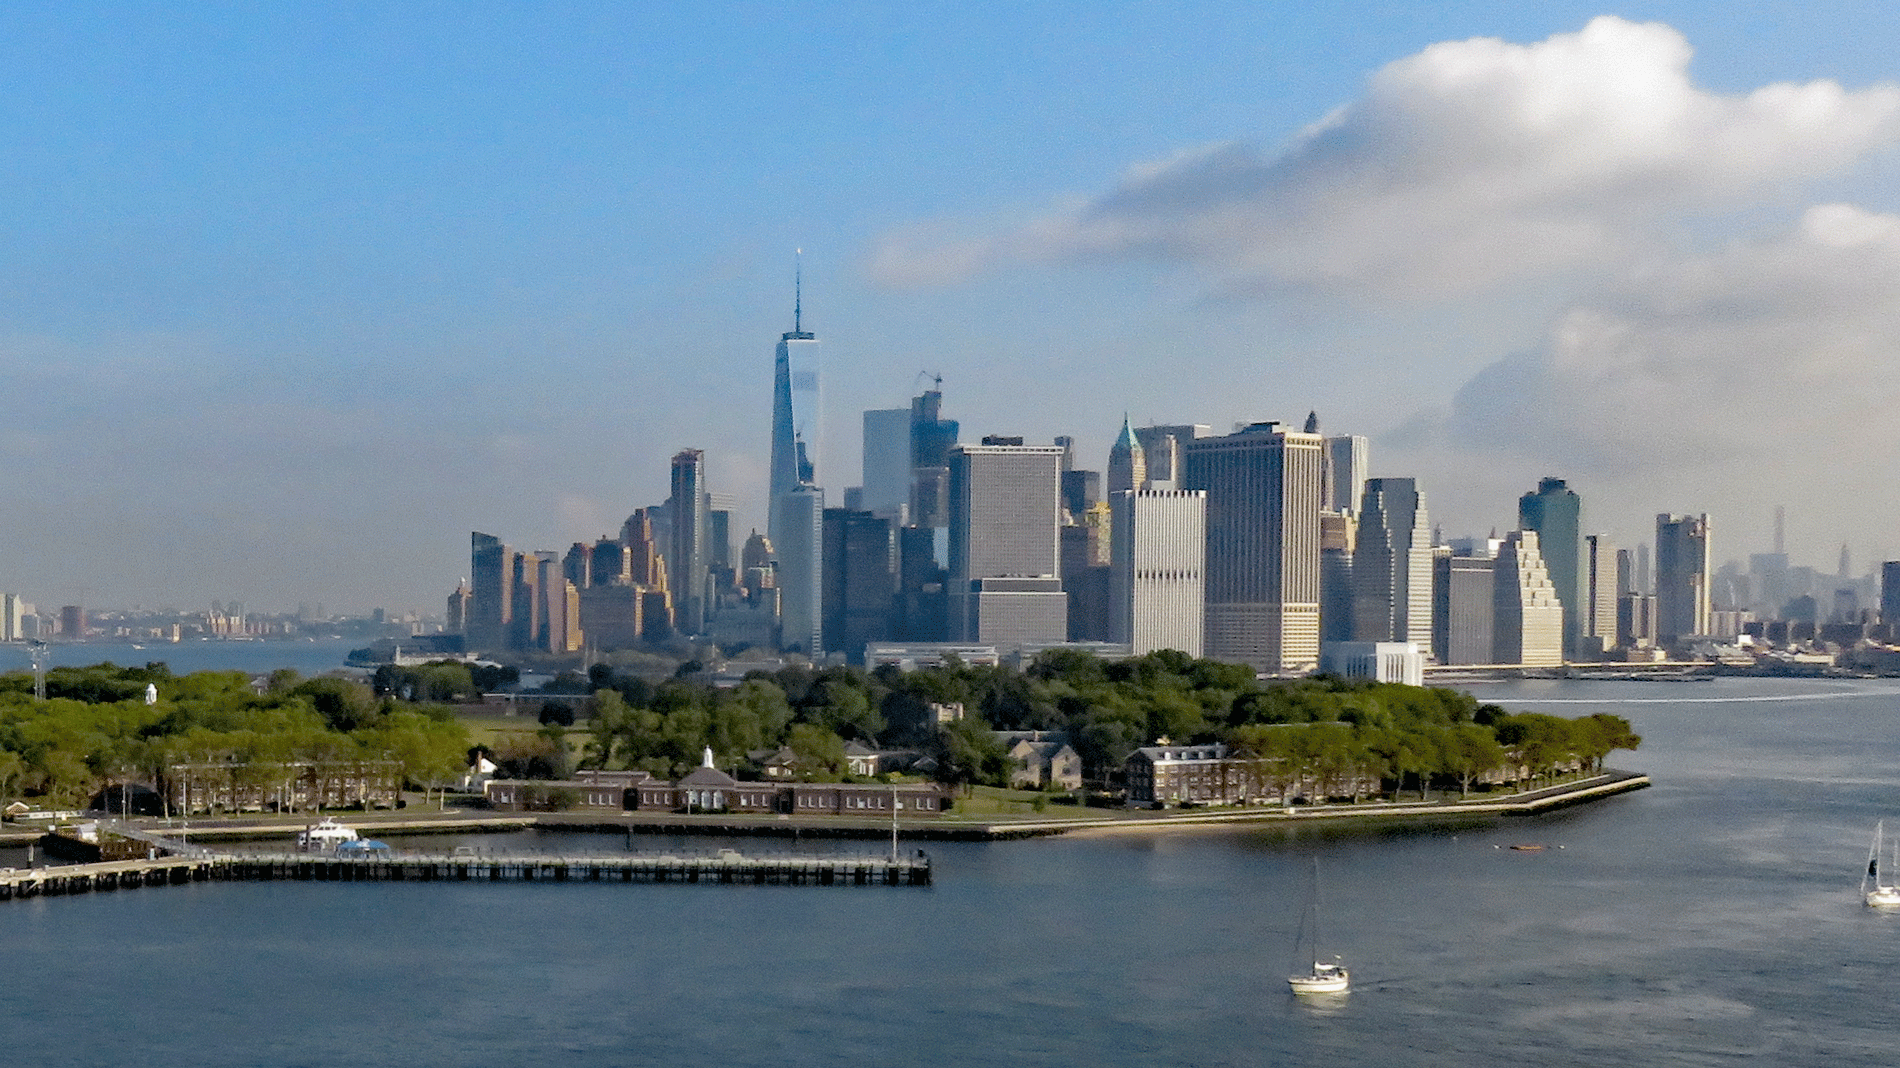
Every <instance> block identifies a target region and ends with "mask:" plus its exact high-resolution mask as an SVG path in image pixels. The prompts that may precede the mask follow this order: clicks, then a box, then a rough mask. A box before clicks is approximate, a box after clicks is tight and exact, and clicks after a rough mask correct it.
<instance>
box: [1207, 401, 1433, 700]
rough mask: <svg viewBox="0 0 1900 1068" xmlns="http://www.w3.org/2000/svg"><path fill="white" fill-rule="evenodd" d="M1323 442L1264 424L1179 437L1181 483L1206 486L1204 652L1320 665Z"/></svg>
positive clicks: (1264, 663)
mask: <svg viewBox="0 0 1900 1068" xmlns="http://www.w3.org/2000/svg"><path fill="white" fill-rule="evenodd" d="M1320 441H1321V439H1320V437H1319V436H1318V435H1317V434H1304V433H1299V432H1295V431H1288V430H1282V429H1281V428H1280V426H1279V424H1277V423H1273V422H1263V423H1255V424H1253V425H1251V426H1248V427H1246V428H1244V429H1242V430H1239V431H1236V432H1235V433H1232V434H1229V435H1226V436H1225V437H1217V438H1199V439H1196V440H1194V441H1187V442H1183V443H1182V450H1181V461H1182V463H1181V466H1182V478H1181V485H1182V488H1183V489H1190V490H1205V491H1207V623H1206V627H1205V630H1204V632H1203V641H1204V644H1205V648H1206V655H1208V656H1209V657H1212V658H1214V659H1217V660H1232V661H1236V662H1239V663H1245V664H1251V665H1253V666H1254V667H1255V668H1256V669H1258V670H1261V671H1267V672H1272V673H1275V674H1287V673H1295V672H1302V671H1310V670H1312V669H1313V668H1314V667H1316V666H1318V664H1319V542H1320V530H1319V512H1320V493H1321V490H1322V488H1323V487H1322V482H1323V481H1324V471H1323V467H1324V461H1323V458H1322V456H1321V451H1320V449H1321V447H1320ZM1356 563H1357V561H1355V566H1356ZM1427 605H1428V609H1429V601H1428V602H1427Z"/></svg>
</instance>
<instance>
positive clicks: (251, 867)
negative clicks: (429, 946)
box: [0, 849, 930, 901]
mask: <svg viewBox="0 0 1900 1068" xmlns="http://www.w3.org/2000/svg"><path fill="white" fill-rule="evenodd" d="M268 880H294V881H298V882H343V883H354V882H425V883H426V882H460V883H466V882H550V883H566V882H590V883H602V882H607V883H689V884H694V883H716V884H727V885H734V884H736V885H747V886H929V885H930V858H929V857H928V856H927V855H925V854H924V853H923V852H921V851H919V852H916V853H914V854H912V855H910V856H901V855H900V856H897V857H894V858H893V857H881V856H868V855H867V856H857V855H834V856H810V855H803V854H796V853H786V854H775V855H768V856H746V855H744V854H742V853H740V852H738V851H737V850H732V849H721V850H718V851H716V852H712V853H706V854H689V855H675V854H637V853H636V854H626V855H584V854H583V855H571V856H569V855H560V854H545V853H479V852H458V853H393V852H392V853H380V854H372V855H368V856H337V855H334V854H325V853H211V852H206V851H200V850H194V851H193V852H192V853H191V854H189V855H180V856H168V857H157V858H154V859H149V860H123V861H113V862H106V863H99V864H69V865H65V866H61V867H51V868H29V869H16V868H4V869H0V901H12V900H14V899H16V898H32V897H49V896H55V895H64V894H84V893H91V892H95V891H108V890H120V889H130V888H133V887H143V886H175V885H180V884H183V883H192V882H206V881H212V882H226V881H268Z"/></svg>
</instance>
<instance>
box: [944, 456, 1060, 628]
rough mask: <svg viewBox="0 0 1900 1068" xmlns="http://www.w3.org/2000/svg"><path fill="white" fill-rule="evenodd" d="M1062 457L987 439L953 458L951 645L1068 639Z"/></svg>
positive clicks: (951, 479) (951, 503)
mask: <svg viewBox="0 0 1900 1068" xmlns="http://www.w3.org/2000/svg"><path fill="white" fill-rule="evenodd" d="M1061 463H1062V449H1061V448H1060V447H1058V446H1054V445H1024V444H1023V443H1022V439H1021V438H1001V437H986V438H984V439H983V444H981V445H958V446H957V447H956V448H954V449H952V450H951V451H950V486H949V489H950V492H949V497H950V569H949V570H950V577H949V593H950V604H949V610H950V628H951V631H952V640H954V641H980V642H984V643H986V644H999V645H1012V646H1013V645H1022V644H1030V643H1039V642H1061V641H1065V640H1067V638H1068V597H1067V595H1066V594H1064V593H1063V590H1062V582H1061V555H1060V554H1061V545H1060V541H1059V533H1058V530H1059V528H1058V524H1057V519H1058V508H1059V506H1060V502H1059V500H1058V497H1059V494H1058V486H1059V478H1058V476H1059V474H1060V467H1061Z"/></svg>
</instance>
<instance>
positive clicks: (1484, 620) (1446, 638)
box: [1432, 547, 1498, 664]
mask: <svg viewBox="0 0 1900 1068" xmlns="http://www.w3.org/2000/svg"><path fill="white" fill-rule="evenodd" d="M1497 566H1498V560H1497V557H1495V556H1493V555H1491V552H1490V550H1489V548H1488V547H1487V548H1485V549H1483V550H1481V551H1480V550H1473V551H1471V552H1466V553H1461V554H1454V553H1453V552H1452V550H1451V549H1449V548H1446V549H1441V550H1438V551H1437V552H1435V553H1434V554H1433V556H1432V569H1433V571H1434V572H1435V574H1436V576H1437V577H1436V579H1435V580H1434V581H1433V583H1432V657H1433V658H1434V659H1436V660H1437V661H1438V662H1439V663H1440V664H1489V663H1492V662H1493V660H1492V658H1493V657H1495V656H1496V655H1497V642H1496V640H1495V638H1494V636H1493V632H1494V630H1495V627H1494V623H1495V621H1496V619H1497V597H1498V593H1497V585H1498V573H1497Z"/></svg>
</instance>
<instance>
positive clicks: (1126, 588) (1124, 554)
mask: <svg viewBox="0 0 1900 1068" xmlns="http://www.w3.org/2000/svg"><path fill="white" fill-rule="evenodd" d="M1109 512H1110V516H1111V523H1112V527H1111V529H1112V534H1111V536H1110V539H1109V544H1110V554H1111V563H1110V571H1109V623H1110V627H1109V639H1110V640H1111V641H1115V642H1122V643H1125V644H1127V645H1128V647H1129V651H1130V652H1131V653H1133V654H1134V655H1135V656H1141V655H1142V654H1144V653H1150V652H1153V651H1155V650H1156V649H1178V650H1180V651H1181V652H1184V653H1186V654H1188V655H1189V656H1194V657H1198V656H1201V655H1202V647H1203V641H1202V635H1203V634H1204V632H1205V626H1206V610H1207V574H1206V562H1207V493H1206V491H1204V490H1135V491H1132V492H1122V493H1117V494H1114V495H1113V496H1111V497H1110V498H1109Z"/></svg>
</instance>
